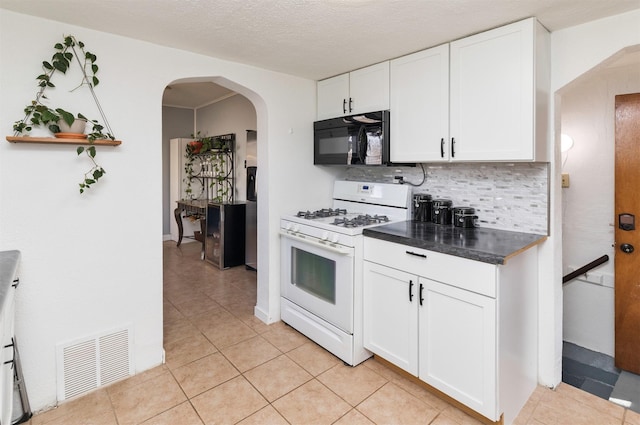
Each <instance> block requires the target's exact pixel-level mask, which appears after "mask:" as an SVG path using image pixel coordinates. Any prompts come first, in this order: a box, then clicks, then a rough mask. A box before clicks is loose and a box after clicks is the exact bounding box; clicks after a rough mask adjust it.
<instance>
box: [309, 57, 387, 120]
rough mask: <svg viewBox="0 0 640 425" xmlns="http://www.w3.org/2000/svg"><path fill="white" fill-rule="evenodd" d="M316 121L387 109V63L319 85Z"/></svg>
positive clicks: (322, 82) (359, 70)
mask: <svg viewBox="0 0 640 425" xmlns="http://www.w3.org/2000/svg"><path fill="white" fill-rule="evenodd" d="M317 90H318V93H317V94H318V99H317V101H318V120H324V119H328V118H335V117H341V116H345V115H355V114H361V113H365V112H373V111H382V110H386V109H389V62H388V61H387V62H382V63H379V64H376V65H372V66H368V67H366V68H362V69H358V70H356V71H352V72H349V73H347V74H342V75H338V76H336V77H332V78H328V79H326V80H322V81H318V83H317Z"/></svg>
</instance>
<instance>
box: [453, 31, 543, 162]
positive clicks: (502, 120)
mask: <svg viewBox="0 0 640 425" xmlns="http://www.w3.org/2000/svg"><path fill="white" fill-rule="evenodd" d="M534 25H535V19H533V18H532V19H528V20H525V21H521V22H517V23H514V24H511V25H506V26H504V27H500V28H497V29H494V30H491V31H487V32H484V33H481V34H477V35H474V36H471V37H468V38H464V39H462V40H458V41H454V42H452V43H451V128H450V132H451V134H450V136H451V138H452V141H454V142H452V145H453V146H452V149H453V152H454V154H452V160H467V161H468V160H472V161H473V160H478V161H480V160H487V161H501V160H533V159H534V31H535V26H534Z"/></svg>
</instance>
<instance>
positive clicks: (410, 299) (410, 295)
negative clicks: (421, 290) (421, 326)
mask: <svg viewBox="0 0 640 425" xmlns="http://www.w3.org/2000/svg"><path fill="white" fill-rule="evenodd" d="M409 302H413V280H410V281H409Z"/></svg>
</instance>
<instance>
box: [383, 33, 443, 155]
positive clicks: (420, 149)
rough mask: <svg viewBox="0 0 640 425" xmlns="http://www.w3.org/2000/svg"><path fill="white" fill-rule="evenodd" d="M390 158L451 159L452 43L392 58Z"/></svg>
mask: <svg viewBox="0 0 640 425" xmlns="http://www.w3.org/2000/svg"><path fill="white" fill-rule="evenodd" d="M390 67H391V69H390V75H391V93H390V96H391V97H390V109H391V111H393V115H392V117H391V136H390V137H391V147H390V150H391V161H392V162H426V161H429V162H432V161H447V160H448V159H449V45H448V44H445V45H442V46H438V47H434V48H432V49H429V50H425V51H422V52H418V53H414V54H412V55H408V56H403V57H401V58H398V59H394V60H392V61H391V65H390Z"/></svg>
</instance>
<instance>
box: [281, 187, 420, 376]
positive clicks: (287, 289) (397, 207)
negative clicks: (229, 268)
mask: <svg viewBox="0 0 640 425" xmlns="http://www.w3.org/2000/svg"><path fill="white" fill-rule="evenodd" d="M410 206H411V190H410V188H409V187H407V186H403V185H398V184H387V183H365V182H352V181H336V182H335V183H334V190H333V205H332V206H331V208H326V209H321V210H317V211H306V210H303V211H299V212H297V213H294V214H291V215H288V216H284V217H282V218H281V220H280V234H281V236H282V239H281V271H280V274H281V296H282V297H281V317H282V320H283V321H284V322H286V323H288V324H289V325H291V326H292V327H294V328H296V329H297V330H299V331H300V332H302V333H303V334H305V335H307V336H308V337H309V338H311V339H312V340H314V341H315V342H316V343H318V344H319V345H321V346H323V347H324V348H326V349H327V350H329V351H330V352H332V353H333V354H335V355H336V356H338V357H339V358H341V359H342V360H343V361H344V362H345V363H348V364H350V365H356V364H358V363H360V362H362V361H364V360H366V359H367V358H369V357H370V356H371V353H369V352H368V351H367V350H365V349H364V347H363V346H362V285H363V282H362V261H363V252H362V250H363V239H364V237H363V236H362V230H363V229H365V228H368V227H372V226H379V225H382V224H387V223H392V222H395V221H404V220H409V219H410V218H411V208H410Z"/></svg>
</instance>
